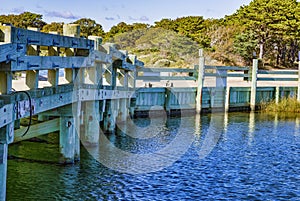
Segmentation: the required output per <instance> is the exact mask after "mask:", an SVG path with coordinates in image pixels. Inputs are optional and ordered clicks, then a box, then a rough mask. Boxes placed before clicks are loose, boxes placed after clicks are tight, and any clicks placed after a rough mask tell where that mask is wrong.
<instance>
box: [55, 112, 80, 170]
mask: <svg viewBox="0 0 300 201" xmlns="http://www.w3.org/2000/svg"><path fill="white" fill-rule="evenodd" d="M76 139H77V138H76V129H75V120H74V118H73V117H72V116H61V117H60V134H59V144H60V146H59V147H60V153H61V157H60V159H59V162H60V163H63V164H68V163H74V162H75V158H76V157H75V153H76V151H75V148H76Z"/></svg>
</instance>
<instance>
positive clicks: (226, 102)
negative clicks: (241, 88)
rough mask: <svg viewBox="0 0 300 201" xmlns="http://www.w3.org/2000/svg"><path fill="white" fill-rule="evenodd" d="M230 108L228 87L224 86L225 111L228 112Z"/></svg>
mask: <svg viewBox="0 0 300 201" xmlns="http://www.w3.org/2000/svg"><path fill="white" fill-rule="evenodd" d="M229 109H230V87H229V86H227V87H226V92H225V112H229Z"/></svg>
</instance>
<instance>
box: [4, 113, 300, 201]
mask: <svg viewBox="0 0 300 201" xmlns="http://www.w3.org/2000/svg"><path fill="white" fill-rule="evenodd" d="M135 125H136V126H138V128H134V127H132V126H131V127H128V128H123V129H122V131H120V130H119V131H118V133H116V134H115V135H112V134H111V135H108V136H107V138H108V139H109V140H110V142H111V143H112V144H113V145H114V146H115V147H117V148H119V149H121V150H124V151H125V152H126V153H131V155H132V156H136V155H138V156H142V158H135V157H128V159H127V158H126V160H128V161H130V162H131V163H129V162H128V163H126V161H125V162H124V160H123V161H122V159H121V158H118V157H120V156H118V155H117V154H115V153H114V152H112V150H113V148H111V147H107V151H106V152H105V151H104V152H103V149H100V148H93V149H90V148H88V149H85V148H84V147H82V148H81V150H82V151H81V152H82V153H81V161H80V162H79V163H77V164H75V165H69V166H61V165H58V164H57V163H56V160H57V158H58V157H59V154H58V145H57V136H56V135H49V136H47V137H45V138H44V139H45V141H42V142H38V143H37V142H22V143H21V144H17V145H10V148H9V155H10V156H18V157H20V158H22V159H18V160H17V159H10V160H9V163H8V181H7V200H300V118H299V117H298V118H296V117H289V118H287V117H281V116H277V115H276V116H275V115H266V114H248V113H230V114H228V115H224V114H212V115H201V116H193V117H182V118H171V119H166V118H157V119H152V123H151V121H150V120H149V119H137V120H135ZM129 132H130V133H129ZM125 133H127V134H129V135H126V134H125ZM143 136H144V138H143ZM145 136H146V137H147V138H146V137H145ZM46 142H47V143H46ZM102 147H103V146H102ZM104 147H105V146H104ZM166 147H167V150H171V151H168V152H160V150H162V149H164V148H166ZM174 147H178V150H180V151H178V150H176V149H173V148H174ZM147 153H150V154H153V157H154V158H156V159H155V160H153V161H151V160H150V159H149V158H146V159H145V158H143V156H144V155H143V154H145V155H146V154H147ZM151 156H152V155H151ZM109 157H111V159H112V161H114V162H111V161H107V159H109ZM99 158H100V160H99ZM102 158H106V161H105V164H106V165H108V166H109V165H111V168H113V169H110V168H107V167H106V166H104V165H102V163H100V162H101V159H102ZM177 159H178V160H177ZM118 160H119V161H120V164H119V165H118V164H117V165H116V164H115V162H116V161H118ZM140 160H142V163H140V162H139V161H140ZM172 161H173V162H174V163H172ZM110 162H111V163H110ZM168 162H171V163H170V164H169V163H168ZM125 163H126V164H125ZM154 163H157V164H154ZM148 164H152V165H154V166H153V167H152V166H151V167H148ZM166 165H171V166H167V167H164V166H166ZM155 167H157V171H155ZM118 168H119V169H120V170H122V172H119V171H118ZM126 170H128V172H129V173H128V172H126ZM143 171H144V173H142V172H143ZM130 173H134V174H130ZM135 173H138V174H135Z"/></svg>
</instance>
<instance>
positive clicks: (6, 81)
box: [0, 71, 13, 94]
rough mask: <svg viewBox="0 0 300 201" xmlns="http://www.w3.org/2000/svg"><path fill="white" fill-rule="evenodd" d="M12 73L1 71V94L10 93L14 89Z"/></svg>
mask: <svg viewBox="0 0 300 201" xmlns="http://www.w3.org/2000/svg"><path fill="white" fill-rule="evenodd" d="M12 77H13V75H12V73H11V72H3V71H0V80H1V83H0V94H9V93H10V92H11V90H12Z"/></svg>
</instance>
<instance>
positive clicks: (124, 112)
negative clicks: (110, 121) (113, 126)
mask: <svg viewBox="0 0 300 201" xmlns="http://www.w3.org/2000/svg"><path fill="white" fill-rule="evenodd" d="M119 101H120V111H119V116H118V120H119V121H121V122H124V121H126V119H127V117H128V114H129V113H128V106H127V105H128V104H127V102H128V100H127V99H126V98H122V99H120V100H119Z"/></svg>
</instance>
